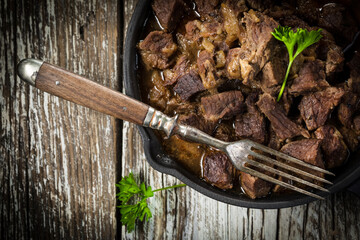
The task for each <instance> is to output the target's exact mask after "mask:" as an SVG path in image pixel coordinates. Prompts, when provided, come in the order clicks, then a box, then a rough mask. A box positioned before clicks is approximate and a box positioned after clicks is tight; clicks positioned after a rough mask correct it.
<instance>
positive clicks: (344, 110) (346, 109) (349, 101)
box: [338, 91, 360, 128]
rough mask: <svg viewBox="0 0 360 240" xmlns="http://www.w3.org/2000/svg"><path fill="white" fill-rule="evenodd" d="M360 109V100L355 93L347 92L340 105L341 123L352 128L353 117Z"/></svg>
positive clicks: (339, 116)
mask: <svg viewBox="0 0 360 240" xmlns="http://www.w3.org/2000/svg"><path fill="white" fill-rule="evenodd" d="M359 109H360V99H359V97H358V96H357V95H356V94H354V93H353V92H350V91H348V92H346V93H345V95H344V98H343V101H342V102H341V103H340V105H339V109H338V118H339V120H340V122H341V123H342V124H343V125H344V126H346V127H348V128H350V127H351V123H352V117H353V115H354V113H355V112H356V111H358V110H359Z"/></svg>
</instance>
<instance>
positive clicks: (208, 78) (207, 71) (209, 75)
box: [197, 50, 222, 89]
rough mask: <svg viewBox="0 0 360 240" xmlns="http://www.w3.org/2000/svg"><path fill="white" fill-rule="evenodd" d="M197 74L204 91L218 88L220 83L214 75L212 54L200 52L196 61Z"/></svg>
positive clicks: (214, 68)
mask: <svg viewBox="0 0 360 240" xmlns="http://www.w3.org/2000/svg"><path fill="white" fill-rule="evenodd" d="M197 65H198V68H199V74H200V77H201V79H202V82H203V84H204V87H205V88H206V89H213V88H216V87H217V86H219V85H220V84H221V83H222V81H221V79H220V78H219V77H218V75H217V73H216V67H215V61H214V58H213V54H211V53H209V52H208V51H205V50H203V51H201V52H200V53H199V57H198V59H197Z"/></svg>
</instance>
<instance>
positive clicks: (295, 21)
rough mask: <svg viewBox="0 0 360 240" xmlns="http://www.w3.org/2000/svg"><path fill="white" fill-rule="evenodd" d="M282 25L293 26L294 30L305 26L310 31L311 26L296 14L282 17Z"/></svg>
mask: <svg viewBox="0 0 360 240" xmlns="http://www.w3.org/2000/svg"><path fill="white" fill-rule="evenodd" d="M280 24H281V26H289V27H292V28H293V30H294V31H296V29H297V28H304V29H307V30H309V31H310V26H309V25H308V24H307V23H306V22H305V21H304V20H302V19H301V18H298V17H297V16H295V15H286V16H284V18H282V19H280Z"/></svg>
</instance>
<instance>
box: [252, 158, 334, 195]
mask: <svg viewBox="0 0 360 240" xmlns="http://www.w3.org/2000/svg"><path fill="white" fill-rule="evenodd" d="M246 162H247V163H249V164H251V165H253V166H255V167H259V168H261V169H264V170H267V171H269V172H272V173H275V174H277V175H279V176H282V177H286V178H288V179H290V180H292V181H296V182H299V183H302V184H304V185H307V186H309V187H312V188H316V189H319V190H321V191H324V192H329V190H327V189H325V188H323V187H321V186H319V185H316V184H314V183H311V182H308V181H306V180H304V179H301V178H298V177H295V176H292V175H290V174H288V173H285V172H283V171H280V170H278V169H275V168H272V167H270V166H268V165H265V164H262V163H259V162H256V161H254V160H251V159H246Z"/></svg>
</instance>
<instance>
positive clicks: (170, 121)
mask: <svg viewBox="0 0 360 240" xmlns="http://www.w3.org/2000/svg"><path fill="white" fill-rule="evenodd" d="M143 126H144V127H150V128H152V129H156V130H161V131H164V132H165V133H166V135H167V137H170V136H171V135H173V134H178V135H179V136H181V137H183V138H184V139H186V140H190V141H194V142H198V143H202V144H206V145H210V146H212V147H215V148H217V149H219V150H222V151H225V148H226V146H227V145H228V143H227V142H224V141H221V140H219V139H216V138H213V137H211V136H210V135H208V134H206V133H204V132H202V131H200V130H199V129H196V128H194V127H191V126H186V125H182V124H178V123H177V116H176V117H169V116H167V115H165V114H164V113H162V112H160V111H157V110H155V109H154V108H152V107H149V110H148V112H147V114H146V117H145V119H144V122H143Z"/></svg>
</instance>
